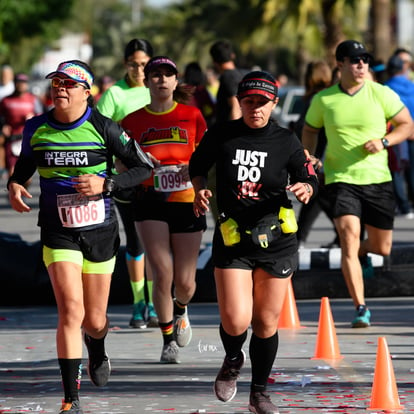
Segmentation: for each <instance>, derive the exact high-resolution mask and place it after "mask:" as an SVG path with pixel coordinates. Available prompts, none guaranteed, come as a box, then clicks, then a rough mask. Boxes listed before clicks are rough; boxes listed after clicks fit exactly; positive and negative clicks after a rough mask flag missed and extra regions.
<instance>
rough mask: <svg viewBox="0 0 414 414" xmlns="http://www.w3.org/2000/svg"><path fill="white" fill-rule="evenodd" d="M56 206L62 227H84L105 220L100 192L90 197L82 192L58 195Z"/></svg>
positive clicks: (103, 204)
mask: <svg viewBox="0 0 414 414" xmlns="http://www.w3.org/2000/svg"><path fill="white" fill-rule="evenodd" d="M57 208H58V211H59V217H60V221H61V223H62V226H63V227H69V228H76V227H84V226H90V225H92V224H100V223H103V222H104V220H105V203H104V199H103V197H102V195H101V194H99V195H95V196H91V197H88V196H85V195H82V194H64V195H58V196H57Z"/></svg>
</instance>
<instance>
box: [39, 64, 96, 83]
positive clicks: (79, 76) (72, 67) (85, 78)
mask: <svg viewBox="0 0 414 414" xmlns="http://www.w3.org/2000/svg"><path fill="white" fill-rule="evenodd" d="M61 75H64V76H65V77H68V78H70V79H73V80H74V81H76V82H80V83H84V84H85V85H86V86H87V87H88V89H90V88H91V87H92V84H93V76H92V74H91V73H90V72H89V71H87V70H86V69H85V68H84V67H83V66H80V65H78V64H76V63H73V62H63V63H61V64H60V65H59V66H58V67H57V69H56V71H55V72H52V73H49V75H47V76H46V79H51V78H54V77H55V76H58V77H59V76H61Z"/></svg>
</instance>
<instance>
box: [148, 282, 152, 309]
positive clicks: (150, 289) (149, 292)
mask: <svg viewBox="0 0 414 414" xmlns="http://www.w3.org/2000/svg"><path fill="white" fill-rule="evenodd" d="M152 285H153V283H152V280H147V289H148V303H152Z"/></svg>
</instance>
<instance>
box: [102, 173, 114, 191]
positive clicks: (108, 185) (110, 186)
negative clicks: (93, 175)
mask: <svg viewBox="0 0 414 414" xmlns="http://www.w3.org/2000/svg"><path fill="white" fill-rule="evenodd" d="M115 186H116V184H115V180H114V179H113V178H111V177H106V178H105V183H104V188H105V191H106V193H107V194H111V193H112V191H114V190H115Z"/></svg>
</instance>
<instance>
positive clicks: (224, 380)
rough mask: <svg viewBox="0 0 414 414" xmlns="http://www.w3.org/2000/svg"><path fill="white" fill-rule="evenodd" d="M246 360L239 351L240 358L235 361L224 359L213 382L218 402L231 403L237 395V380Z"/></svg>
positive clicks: (243, 354)
mask: <svg viewBox="0 0 414 414" xmlns="http://www.w3.org/2000/svg"><path fill="white" fill-rule="evenodd" d="M245 359H246V354H245V353H244V351H243V350H242V351H241V354H240V357H239V358H238V359H236V360H235V361H230V360H229V359H228V358H227V357H226V358H224V361H223V365H222V366H221V369H220V371H219V373H218V374H217V377H216V381H215V382H214V392H215V393H216V396H217V398H218V399H219V400H220V401H224V402H227V401H231V400H232V399H233V398H234V396H235V395H236V393H237V379H238V378H239V374H240V370H241V368H242V366H243V364H244V361H245Z"/></svg>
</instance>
